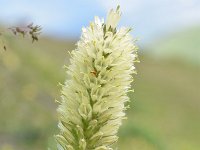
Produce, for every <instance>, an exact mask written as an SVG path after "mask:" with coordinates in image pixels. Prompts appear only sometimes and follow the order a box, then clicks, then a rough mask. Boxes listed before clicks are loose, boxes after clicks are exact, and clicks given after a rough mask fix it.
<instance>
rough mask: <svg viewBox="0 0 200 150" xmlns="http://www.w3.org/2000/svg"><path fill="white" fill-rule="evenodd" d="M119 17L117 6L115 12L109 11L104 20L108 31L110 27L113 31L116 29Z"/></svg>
mask: <svg viewBox="0 0 200 150" xmlns="http://www.w3.org/2000/svg"><path fill="white" fill-rule="evenodd" d="M120 17H121V11H120V6H119V5H118V6H117V9H116V10H113V9H111V10H110V12H109V13H108V15H107V19H106V27H107V29H109V28H110V27H112V28H113V29H114V28H116V27H117V24H118V22H119V20H120Z"/></svg>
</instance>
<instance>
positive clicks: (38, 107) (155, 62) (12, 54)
mask: <svg viewBox="0 0 200 150" xmlns="http://www.w3.org/2000/svg"><path fill="white" fill-rule="evenodd" d="M186 33H187V32H186ZM181 35H185V34H181ZM187 35H188V34H187ZM191 35H194V36H192V37H186V38H184V37H183V36H180V38H179V40H178V39H176V40H177V41H173V40H172V39H171V38H170V40H169V41H168V42H167V43H169V44H168V45H169V46H167V44H166V46H162V45H163V43H162V42H161V43H158V47H156V48H155V51H157V52H158V53H159V52H160V50H159V49H162V48H163V49H164V47H166V48H165V49H167V50H169V51H172V52H174V50H173V49H175V50H177V52H176V53H177V54H179V49H180V50H181V49H183V48H185V47H184V46H183V47H182V45H183V44H185V43H186V41H187V43H188V42H189V43H191V44H190V45H191V46H192V45H194V44H196V45H197V46H199V44H198V43H197V41H198V39H196V38H195V36H196V35H197V34H195V31H194V33H193V34H192V33H191ZM193 38H194V39H193ZM181 40H182V41H181ZM74 41H75V40H69V39H68V40H65V41H61V40H56V39H50V38H43V39H40V40H39V42H36V43H34V44H31V42H30V40H27V39H22V38H19V39H17V38H15V37H11V36H8V37H7V44H8V49H7V51H3V50H2V51H1V52H0V83H1V84H0V120H1V123H0V149H1V150H27V149H28V150H44V149H47V146H49V147H54V142H53V135H54V134H56V133H57V132H58V130H57V116H56V108H57V104H56V103H55V102H54V100H55V99H59V96H60V92H59V90H60V88H61V87H60V86H59V84H58V83H59V82H61V83H63V81H64V79H65V71H64V69H63V68H62V66H63V65H64V64H68V59H69V54H68V53H67V51H68V50H72V49H74V44H75V42H74ZM163 41H165V42H166V40H163ZM174 42H175V43H174ZM192 42H194V43H193V44H192ZM170 43H171V44H170ZM159 45H160V46H159ZM164 45H165V44H164ZM170 45H171V47H170ZM187 46H189V45H187ZM186 50H187V49H186ZM163 52H164V51H163ZM181 52H182V51H181ZM174 56H175V55H174ZM159 57H160V55H159ZM194 57H199V55H198V56H194ZM140 60H141V63H140V64H137V68H138V75H137V76H135V77H134V78H135V79H136V80H135V82H134V85H133V87H134V89H135V93H133V94H130V97H131V103H130V105H131V108H130V109H129V110H128V113H127V115H128V120H126V121H124V124H123V126H122V128H121V129H120V133H119V135H120V139H119V149H121V150H199V147H200V143H199V139H200V128H199V126H200V119H199V115H200V102H199V99H200V92H199V91H200V87H199V85H200V79H199V76H200V69H199V68H198V67H196V66H192V65H191V66H190V65H185V64H186V63H185V62H181V61H177V59H175V60H167V59H162V57H161V59H154V58H153V57H149V56H148V55H147V54H142V53H141V54H140ZM183 60H185V59H183Z"/></svg>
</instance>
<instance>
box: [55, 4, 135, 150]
mask: <svg viewBox="0 0 200 150" xmlns="http://www.w3.org/2000/svg"><path fill="white" fill-rule="evenodd" d="M120 16H121V13H120V10H119V7H118V8H117V9H116V10H111V11H110V13H109V14H108V16H107V20H106V22H104V20H101V19H99V18H98V17H95V21H94V22H92V23H90V26H89V27H87V28H83V31H82V36H81V39H80V41H79V42H78V43H77V49H75V50H74V51H72V53H71V55H72V58H71V60H70V62H71V65H70V66H69V67H67V75H68V79H67V80H66V82H65V84H64V85H63V88H62V100H61V104H60V106H59V108H58V112H59V129H60V133H59V135H57V136H56V139H57V142H58V150H112V149H113V148H112V145H113V143H115V142H116V141H117V139H118V136H117V132H118V129H119V127H120V125H121V123H122V119H123V118H125V110H126V106H125V103H126V102H127V101H129V97H128V96H127V92H128V91H129V89H130V87H131V82H132V81H133V79H132V74H133V73H135V67H134V62H136V60H137V52H136V47H135V45H134V40H133V38H132V36H131V35H130V33H129V32H130V29H129V28H120V29H117V28H116V27H117V24H118V21H119V19H120Z"/></svg>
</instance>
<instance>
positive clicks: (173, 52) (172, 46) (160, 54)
mask: <svg viewBox="0 0 200 150" xmlns="http://www.w3.org/2000/svg"><path fill="white" fill-rule="evenodd" d="M150 53H151V54H152V55H154V56H155V57H157V58H160V59H168V58H171V59H179V60H181V61H183V62H186V63H192V64H193V65H194V64H198V65H200V26H196V27H193V28H188V29H187V30H180V31H176V32H175V33H171V34H169V33H168V36H165V37H164V38H160V39H159V40H157V41H156V42H155V43H154V44H153V45H152V47H151V48H150Z"/></svg>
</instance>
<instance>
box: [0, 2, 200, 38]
mask: <svg viewBox="0 0 200 150" xmlns="http://www.w3.org/2000/svg"><path fill="white" fill-rule="evenodd" d="M118 4H120V5H121V9H122V12H123V15H122V20H121V23H120V24H121V25H125V26H131V27H133V28H134V32H133V35H135V36H136V37H139V38H140V40H141V41H144V42H145V41H148V40H152V39H154V38H155V37H158V36H159V35H162V34H165V33H168V32H169V31H172V30H177V29H180V28H184V27H188V26H193V25H197V24H200V1H199V0H0V23H3V24H5V23H7V24H16V23H17V22H19V20H21V21H25V22H34V23H36V24H39V25H41V26H42V27H43V32H44V34H48V35H52V36H57V37H79V36H80V32H81V27H82V26H87V25H88V24H89V22H90V21H92V20H93V18H94V16H95V15H98V16H100V17H105V16H106V13H107V11H108V10H109V9H110V8H115V7H116V6H117V5H118Z"/></svg>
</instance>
